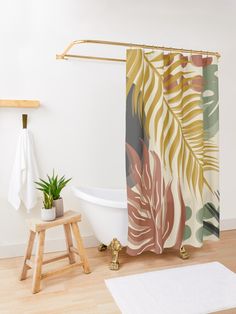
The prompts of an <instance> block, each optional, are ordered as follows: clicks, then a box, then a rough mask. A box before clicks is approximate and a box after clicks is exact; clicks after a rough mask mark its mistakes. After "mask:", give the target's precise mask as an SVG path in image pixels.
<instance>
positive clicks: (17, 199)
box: [8, 129, 38, 212]
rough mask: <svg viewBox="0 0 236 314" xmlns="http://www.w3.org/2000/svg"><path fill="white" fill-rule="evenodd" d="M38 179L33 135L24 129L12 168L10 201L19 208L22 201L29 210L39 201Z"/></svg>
mask: <svg viewBox="0 0 236 314" xmlns="http://www.w3.org/2000/svg"><path fill="white" fill-rule="evenodd" d="M37 179H38V167H37V163H36V158H35V153H34V143H33V136H32V134H31V133H30V131H29V130H28V129H22V130H21V133H20V137H19V141H18V145H17V151H16V157H15V162H14V166H13V169H12V174H11V179H10V186H9V192H8V201H9V202H10V203H11V205H12V206H13V207H14V208H15V209H16V210H18V209H19V208H20V204H21V201H22V202H23V203H24V205H25V207H26V209H27V211H28V212H30V210H31V209H32V208H33V207H34V206H35V204H36V202H37V191H36V188H35V184H34V182H35V181H36V180H37Z"/></svg>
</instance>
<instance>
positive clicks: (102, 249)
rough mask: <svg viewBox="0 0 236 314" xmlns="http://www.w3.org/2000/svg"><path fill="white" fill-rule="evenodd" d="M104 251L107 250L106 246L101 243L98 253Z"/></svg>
mask: <svg viewBox="0 0 236 314" xmlns="http://www.w3.org/2000/svg"><path fill="white" fill-rule="evenodd" d="M106 249H107V245H106V244H103V243H101V244H100V245H99V246H98V251H99V252H103V251H106Z"/></svg>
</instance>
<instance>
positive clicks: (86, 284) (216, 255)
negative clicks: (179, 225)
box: [0, 230, 236, 314]
mask: <svg viewBox="0 0 236 314" xmlns="http://www.w3.org/2000/svg"><path fill="white" fill-rule="evenodd" d="M188 251H189V252H190V254H191V258H190V259H189V260H186V261H183V260H181V259H180V258H179V257H178V256H177V252H176V251H173V250H166V251H165V252H164V254H162V255H159V256H157V255H155V254H152V253H145V254H143V255H141V256H138V257H130V256H127V255H126V254H125V252H122V254H121V259H120V261H121V263H122V267H121V269H120V270H119V271H117V272H115V271H110V270H109V269H108V266H107V264H108V262H109V260H110V256H109V253H108V252H98V251H97V249H96V248H91V249H87V254H88V257H89V261H90V265H91V268H92V273H91V274H89V275H85V274H83V273H82V271H81V270H80V269H74V270H72V271H70V272H68V273H64V275H62V276H60V275H59V276H55V277H52V278H49V279H45V280H44V281H42V291H41V292H39V293H38V294H35V295H33V294H31V283H32V277H31V274H30V272H29V274H30V276H29V278H28V279H26V280H25V281H22V282H20V281H18V275H19V270H20V266H21V263H22V258H20V257H18V258H11V259H2V260H0V313H1V314H11V313H12V314H18V313H19V314H22V313H23V314H27V313H34V314H36V313H38V314H42V313H48V314H49V313H50V314H61V313H69V314H70V313H72V314H74V313H75V314H77V313H85V314H87V313H91V314H97V313H99V314H118V313H120V311H119V309H118V308H117V306H116V304H115V303H114V301H113V299H112V297H111V295H110V293H109V292H108V290H107V289H106V286H105V283H104V279H107V278H112V277H118V276H124V275H129V274H136V273H141V272H146V271H153V270H158V269H164V268H169V267H175V266H184V265H190V264H197V263H205V262H211V261H219V262H220V263H222V264H224V265H225V266H226V267H228V268H229V269H231V270H232V271H234V272H236V230H234V231H225V232H222V234H221V240H220V241H218V242H208V243H205V245H204V247H203V248H202V249H195V248H188ZM47 255H48V256H51V255H52V254H47ZM63 263H66V261H58V262H56V263H55V264H54V265H51V266H50V267H49V265H45V268H44V269H50V268H51V267H56V266H59V265H60V266H61V265H62V264H63ZM235 297H236V296H235ZM218 313H222V314H223V313H225V314H226V313H228V314H233V313H234V314H235V313H236V309H232V310H228V311H221V312H218ZM134 314H135V313H134ZM158 314H161V313H158ZM173 314H174V313H173Z"/></svg>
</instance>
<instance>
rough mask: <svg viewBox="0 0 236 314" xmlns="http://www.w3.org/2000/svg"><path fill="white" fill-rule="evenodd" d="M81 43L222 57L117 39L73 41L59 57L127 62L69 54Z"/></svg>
mask: <svg viewBox="0 0 236 314" xmlns="http://www.w3.org/2000/svg"><path fill="white" fill-rule="evenodd" d="M81 44H99V45H108V46H120V47H129V48H144V49H151V50H163V51H172V52H177V53H178V52H185V53H195V54H201V55H202V54H203V55H207V56H216V57H217V58H219V57H220V54H219V52H214V51H204V50H192V49H184V48H174V47H161V46H154V45H146V44H134V43H125V42H116V41H107V40H95V39H80V40H75V41H72V42H71V43H70V44H69V45H68V46H67V47H66V49H65V50H64V51H63V53H61V54H57V55H56V58H57V59H63V60H67V59H69V58H78V59H90V60H100V61H115V62H125V61H126V60H125V59H120V58H108V57H96V56H87V55H78V54H69V53H68V52H69V51H70V50H71V48H73V47H74V46H77V45H81Z"/></svg>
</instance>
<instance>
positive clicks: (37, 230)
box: [20, 210, 90, 293]
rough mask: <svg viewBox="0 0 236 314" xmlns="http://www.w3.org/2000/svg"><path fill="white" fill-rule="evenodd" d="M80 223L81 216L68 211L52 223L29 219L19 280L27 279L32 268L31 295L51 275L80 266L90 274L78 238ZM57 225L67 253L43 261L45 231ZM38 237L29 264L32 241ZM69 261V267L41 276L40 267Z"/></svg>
mask: <svg viewBox="0 0 236 314" xmlns="http://www.w3.org/2000/svg"><path fill="white" fill-rule="evenodd" d="M79 221H81V215H80V214H78V213H76V212H74V211H72V210H70V211H67V212H65V214H64V216H63V217H60V218H57V219H56V220H53V221H48V222H46V221H42V220H40V219H30V220H28V222H29V228H30V235H29V240H28V246H27V249H26V253H25V257H24V263H23V267H22V271H21V275H20V280H24V279H26V277H27V271H28V270H29V269H33V268H34V273H33V284H32V293H37V292H39V291H40V281H41V279H44V278H47V277H49V276H51V275H55V274H60V273H62V272H63V271H65V270H68V269H71V268H74V267H77V266H82V267H83V269H84V272H85V273H86V274H89V273H90V269H89V264H88V260H87V256H86V253H85V249H84V246H83V242H82V239H81V236H80V232H79V227H78V224H77V223H78V222H79ZM59 225H63V227H64V232H65V238H66V246H67V253H66V254H63V255H59V256H57V257H54V258H50V259H46V260H43V250H44V240H45V231H46V230H47V229H49V228H52V227H56V226H59ZM71 229H72V231H73V234H74V239H75V241H76V244H77V248H75V247H74V246H73V240H72V235H71ZM36 234H37V236H38V245H37V251H36V256H35V263H32V262H31V260H30V259H31V255H32V249H33V245H34V239H35V235H36ZM74 253H75V254H77V255H79V256H80V260H81V261H80V262H76V259H75V255H74ZM67 257H68V259H69V263H70V264H69V265H66V266H64V267H60V268H58V269H56V270H53V271H48V272H46V273H43V274H42V265H44V264H48V263H51V262H55V261H58V260H61V259H64V258H67Z"/></svg>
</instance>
